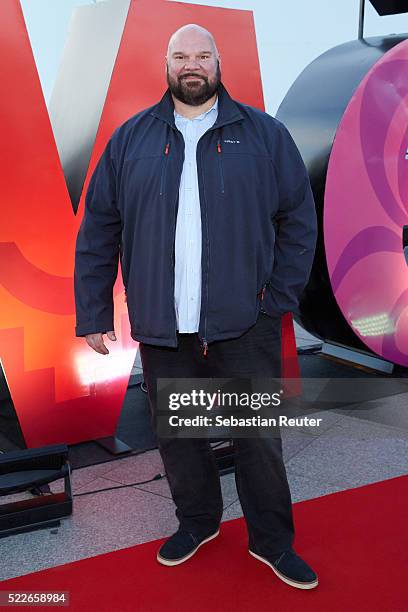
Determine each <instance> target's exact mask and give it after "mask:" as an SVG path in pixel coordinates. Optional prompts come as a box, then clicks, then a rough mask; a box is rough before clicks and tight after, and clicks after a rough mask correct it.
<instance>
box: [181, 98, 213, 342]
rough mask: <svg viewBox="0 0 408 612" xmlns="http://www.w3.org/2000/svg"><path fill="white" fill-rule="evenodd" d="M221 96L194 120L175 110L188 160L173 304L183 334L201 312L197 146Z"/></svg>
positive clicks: (191, 329) (183, 180) (195, 325)
mask: <svg viewBox="0 0 408 612" xmlns="http://www.w3.org/2000/svg"><path fill="white" fill-rule="evenodd" d="M217 116H218V97H217V99H216V100H215V103H214V104H213V106H212V107H211V108H210V109H208V110H207V111H206V112H205V113H203V114H202V115H199V116H198V117H195V118H194V119H187V118H186V117H183V116H182V115H179V114H178V113H177V112H176V111H174V119H175V123H176V127H177V128H178V129H179V130H180V132H181V133H182V134H183V137H184V142H185V157H184V164H183V170H182V174H181V182H180V191H179V206H178V212H177V223H176V244H175V266H174V275H175V284H174V302H175V307H176V318H177V329H178V330H179V332H180V333H194V332H196V331H198V325H199V322H200V310H201V207H200V197H199V192H198V177H197V158H196V151H197V143H198V141H199V139H200V138H201V136H202V135H203V134H204V133H205V132H206V131H207V130H208V129H209V128H210V127H211V126H212V125H213V124H214V123H215V121H216V119H217Z"/></svg>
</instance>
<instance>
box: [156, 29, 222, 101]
mask: <svg viewBox="0 0 408 612" xmlns="http://www.w3.org/2000/svg"><path fill="white" fill-rule="evenodd" d="M166 73H167V83H168V86H169V88H170V91H171V93H172V94H173V95H174V96H175V97H176V98H177V99H178V100H180V101H181V102H184V104H189V105H190V106H200V105H201V104H204V103H205V102H207V100H209V99H210V98H211V97H212V96H213V95H214V94H215V92H216V91H217V89H218V86H219V84H220V81H221V70H220V64H219V61H218V58H217V57H216V50H215V49H214V47H213V45H212V42H211V40H210V39H209V38H208V37H207V36H203V35H202V34H201V33H198V32H185V33H183V34H180V35H179V36H178V37H177V38H176V40H174V41H173V43H172V44H171V46H170V49H169V54H168V57H167V70H166Z"/></svg>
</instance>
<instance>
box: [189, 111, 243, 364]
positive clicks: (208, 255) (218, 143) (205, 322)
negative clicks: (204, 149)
mask: <svg viewBox="0 0 408 612" xmlns="http://www.w3.org/2000/svg"><path fill="white" fill-rule="evenodd" d="M230 123H235V120H234V121H229V122H227V123H223V124H222V126H220V125H217V122H215V123H214V124H213V125H212V126H211V127H210V128H209V129H208V130H207V131H206V132H204V134H202V135H201V136H200V138H199V140H198V142H197V150H198V145H199V143H200V140H201V139H202V138H203V137H204V136H205V135H206V134H208V133H209V132H212V131H213V130H215V129H217V128H219V127H223V126H224V125H229V124H230ZM217 152H218V154H219V155H220V154H221V142H220V139H218V142H217ZM218 159H219V164H220V176H221V189H222V192H224V177H223V174H222V166H221V159H220V157H219V158H218ZM202 162H203V158H202V153H201V154H200V169H199V170H200V172H202V167H203V163H202ZM197 170H198V168H197ZM200 202H201V199H200ZM205 224H206V229H207V282H206V298H207V304H206V312H205V317H204V337H203V338H202V347H203V355H204V357H207V355H208V343H207V314H208V276H209V268H210V241H209V235H208V216H207V204H206V203H205Z"/></svg>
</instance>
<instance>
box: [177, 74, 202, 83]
mask: <svg viewBox="0 0 408 612" xmlns="http://www.w3.org/2000/svg"><path fill="white" fill-rule="evenodd" d="M187 77H196V78H197V79H203V80H204V81H206V80H207V79H206V77H204V76H202V75H200V74H194V73H192V72H189V73H187V74H183V75H181V76H180V77H179V79H180V80H181V79H186V78H187Z"/></svg>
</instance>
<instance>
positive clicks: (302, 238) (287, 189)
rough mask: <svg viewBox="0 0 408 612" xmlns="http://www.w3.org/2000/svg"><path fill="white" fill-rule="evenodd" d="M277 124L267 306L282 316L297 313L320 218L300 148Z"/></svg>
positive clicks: (273, 162)
mask: <svg viewBox="0 0 408 612" xmlns="http://www.w3.org/2000/svg"><path fill="white" fill-rule="evenodd" d="M277 125H278V130H277V136H276V141H275V142H276V145H275V151H274V155H273V157H272V164H273V166H274V168H275V172H276V180H277V184H278V191H279V206H278V211H277V213H276V215H275V218H274V224H275V229H276V238H275V250H274V267H273V272H272V277H271V278H270V282H269V291H267V292H266V295H265V297H266V298H267V303H266V304H265V306H266V308H267V310H271V311H273V312H274V313H276V314H278V315H283V314H284V313H285V312H292V313H294V312H298V305H299V298H300V295H301V293H302V291H303V289H304V287H305V285H306V283H307V281H308V279H309V275H310V271H311V268H312V264H313V259H314V253H315V248H316V240H317V218H316V208H315V202H314V199H313V193H312V189H311V186H310V181H309V176H308V173H307V170H306V167H305V165H304V163H303V160H302V157H301V155H300V153H299V150H298V148H297V146H296V144H295V142H294V141H293V139H292V136H291V135H290V133H289V131H288V130H287V128H286V127H285V126H284V125H283V124H282V123H280V122H279V121H278V122H277ZM268 306H269V308H268Z"/></svg>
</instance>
